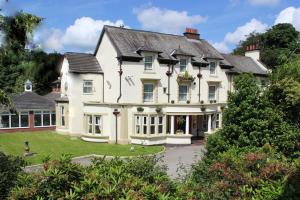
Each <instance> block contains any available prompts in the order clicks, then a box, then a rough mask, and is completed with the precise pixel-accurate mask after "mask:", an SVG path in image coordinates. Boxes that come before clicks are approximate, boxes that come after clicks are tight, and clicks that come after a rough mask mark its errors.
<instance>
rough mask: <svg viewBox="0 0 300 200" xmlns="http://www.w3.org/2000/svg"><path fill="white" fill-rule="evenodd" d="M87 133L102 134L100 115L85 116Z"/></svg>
mask: <svg viewBox="0 0 300 200" xmlns="http://www.w3.org/2000/svg"><path fill="white" fill-rule="evenodd" d="M86 119H87V132H88V133H89V134H97V135H99V134H102V116H101V115H86Z"/></svg>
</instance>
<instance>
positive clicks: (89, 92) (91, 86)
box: [82, 80, 94, 95]
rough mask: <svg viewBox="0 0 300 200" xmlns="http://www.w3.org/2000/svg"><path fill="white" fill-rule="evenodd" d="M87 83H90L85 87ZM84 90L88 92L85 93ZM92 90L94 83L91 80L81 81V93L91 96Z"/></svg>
mask: <svg viewBox="0 0 300 200" xmlns="http://www.w3.org/2000/svg"><path fill="white" fill-rule="evenodd" d="M87 83H91V84H90V85H87ZM85 89H89V90H90V91H87V90H85ZM93 90H94V82H93V80H83V87H82V92H83V94H85V95H88V94H93V92H94V91H93Z"/></svg>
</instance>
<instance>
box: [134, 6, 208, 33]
mask: <svg viewBox="0 0 300 200" xmlns="http://www.w3.org/2000/svg"><path fill="white" fill-rule="evenodd" d="M134 13H135V14H136V15H137V18H138V21H139V22H140V23H141V24H142V28H143V29H147V30H154V31H159V32H164V33H175V34H178V33H181V32H182V31H183V29H184V28H185V27H193V26H195V25H196V24H199V23H200V22H203V21H205V17H203V16H200V15H189V14H188V13H187V12H186V11H176V10H168V9H161V8H158V7H153V6H152V7H147V8H140V9H135V10H134Z"/></svg>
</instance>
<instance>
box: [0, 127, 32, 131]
mask: <svg viewBox="0 0 300 200" xmlns="http://www.w3.org/2000/svg"><path fill="white" fill-rule="evenodd" d="M18 128H19V129H21V128H24V129H25V128H30V127H11V128H9V127H7V128H0V130H10V129H18Z"/></svg>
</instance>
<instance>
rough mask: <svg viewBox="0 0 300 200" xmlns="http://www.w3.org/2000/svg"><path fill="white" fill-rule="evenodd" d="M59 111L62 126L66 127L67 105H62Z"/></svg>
mask: <svg viewBox="0 0 300 200" xmlns="http://www.w3.org/2000/svg"><path fill="white" fill-rule="evenodd" d="M59 112H60V126H61V127H64V126H65V125H66V122H65V107H64V106H60V107H59Z"/></svg>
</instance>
